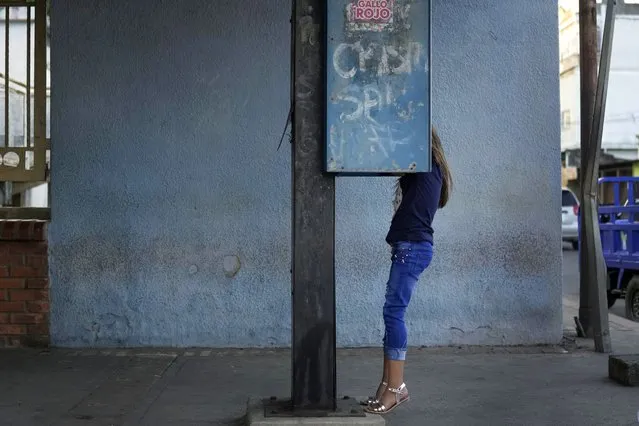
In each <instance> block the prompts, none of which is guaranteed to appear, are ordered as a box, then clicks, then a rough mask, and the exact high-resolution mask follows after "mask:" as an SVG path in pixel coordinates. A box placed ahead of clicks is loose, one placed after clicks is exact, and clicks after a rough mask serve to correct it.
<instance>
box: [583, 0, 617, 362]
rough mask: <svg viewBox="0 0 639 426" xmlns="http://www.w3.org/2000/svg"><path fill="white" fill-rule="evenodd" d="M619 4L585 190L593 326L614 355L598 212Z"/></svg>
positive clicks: (611, 17)
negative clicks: (598, 180)
mask: <svg viewBox="0 0 639 426" xmlns="http://www.w3.org/2000/svg"><path fill="white" fill-rule="evenodd" d="M616 4H617V0H608V2H607V5H606V20H605V24H604V33H603V44H602V48H601V61H600V66H599V77H598V82H597V94H596V97H595V106H594V114H593V119H592V129H591V131H590V138H589V142H590V152H589V156H588V158H587V159H586V167H585V173H584V177H583V182H582V187H583V188H584V190H583V192H584V195H585V198H584V212H583V214H582V216H584V221H585V224H586V227H585V228H584V230H585V231H586V232H585V236H586V250H585V253H584V255H585V256H588V259H589V262H587V267H586V269H585V270H584V272H585V274H586V280H587V281H588V288H589V290H590V292H589V293H590V306H591V307H592V309H591V325H592V330H593V337H594V340H595V350H596V351H597V352H603V353H609V352H612V344H611V341H610V329H609V327H608V305H607V301H606V299H607V297H606V290H607V271H606V263H605V261H604V258H603V251H602V248H601V237H600V233H599V214H598V212H597V179H598V174H599V173H598V172H599V153H600V151H601V140H602V137H603V125H604V117H605V114H606V96H607V93H608V76H609V74H610V56H611V53H612V38H613V34H614V29H615V11H616Z"/></svg>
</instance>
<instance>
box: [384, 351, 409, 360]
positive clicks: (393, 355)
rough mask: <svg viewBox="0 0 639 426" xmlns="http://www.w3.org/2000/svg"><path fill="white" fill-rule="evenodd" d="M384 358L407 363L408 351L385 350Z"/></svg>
mask: <svg viewBox="0 0 639 426" xmlns="http://www.w3.org/2000/svg"><path fill="white" fill-rule="evenodd" d="M384 356H385V357H386V359H389V360H391V361H406V349H395V348H384Z"/></svg>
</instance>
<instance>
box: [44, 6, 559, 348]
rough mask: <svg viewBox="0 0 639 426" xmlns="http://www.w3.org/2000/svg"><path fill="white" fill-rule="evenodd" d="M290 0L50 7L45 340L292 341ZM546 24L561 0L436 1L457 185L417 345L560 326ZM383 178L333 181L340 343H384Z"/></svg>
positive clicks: (441, 98)
mask: <svg viewBox="0 0 639 426" xmlns="http://www.w3.org/2000/svg"><path fill="white" fill-rule="evenodd" d="M72 5H73V7H72ZM289 15H290V1H289V0H270V1H268V2H256V1H250V0H217V1H215V2H211V1H208V0H191V1H189V2H184V4H180V5H179V7H176V6H174V2H171V1H167V0H138V1H135V2H108V6H107V5H106V3H105V2H102V1H98V0H85V1H83V2H80V3H78V2H75V1H72V0H56V2H55V3H54V4H53V17H52V37H53V39H52V85H53V95H52V123H51V133H52V140H53V145H54V152H53V155H52V190H51V192H52V223H51V226H50V236H49V238H50V268H51V298H52V302H51V309H52V316H51V333H52V340H53V343H54V344H55V345H60V346H115V345H118V346H139V345H163V346H164V345H166V346H217V347H224V346H286V345H288V344H289V343H290V274H289V268H290V253H291V250H290V202H291V201H290V200H291V199H290V152H289V149H288V146H285V147H284V148H283V149H281V150H280V151H279V152H278V151H277V150H276V148H277V142H278V139H279V136H280V133H281V130H282V128H283V125H284V121H285V119H286V115H287V111H288V105H287V104H288V99H289V53H290V49H289V23H288V22H289ZM556 24H557V19H556V2H555V1H554V0H539V1H535V2H521V1H518V2H502V1H498V0H485V1H482V2H476V1H474V0H456V1H449V0H433V69H432V72H433V119H434V122H435V124H436V125H437V126H438V128H439V131H440V133H441V136H442V138H443V141H444V144H445V146H446V150H447V153H448V156H449V159H450V162H451V164H452V168H453V172H454V178H455V192H454V195H453V198H452V201H451V203H450V205H449V207H447V208H446V209H445V210H443V211H441V212H440V213H439V214H438V217H437V218H436V222H435V227H436V254H435V259H434V262H433V264H432V267H431V268H430V269H429V270H428V271H427V272H426V273H425V274H424V276H423V278H422V280H421V283H420V286H419V288H418V290H417V292H416V294H415V295H414V298H413V301H412V305H411V307H410V311H409V314H408V320H409V325H410V331H411V336H410V339H411V344H413V345H438V344H451V343H460V344H534V343H549V342H557V341H558V340H559V338H560V335H561V284H560V283H561V257H560V256H561V249H560V245H561V242H560V218H559V210H560V205H559V193H560V191H559V190H560V173H559V170H560V169H559V123H558V118H559V112H558V104H559V99H558V75H557V70H558V65H557V57H558V53H557V47H556V45H557V28H556ZM392 184H393V180H392V179H390V178H340V179H339V181H338V185H337V188H338V189H337V192H338V194H337V231H336V232H337V264H336V271H337V286H338V290H337V294H338V296H337V297H338V340H339V343H340V344H341V345H349V346H358V345H379V343H380V338H381V330H382V321H381V315H380V313H381V312H380V311H381V306H382V297H383V293H384V284H385V279H386V276H387V267H388V262H389V251H388V248H387V247H386V246H385V244H384V242H383V238H384V235H385V233H386V230H387V227H388V224H389V221H390V215H391V196H392ZM236 259H237V260H239V270H237V266H238V265H237V263H236ZM234 272H236V273H235V274H234Z"/></svg>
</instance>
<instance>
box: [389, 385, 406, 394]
mask: <svg viewBox="0 0 639 426" xmlns="http://www.w3.org/2000/svg"><path fill="white" fill-rule="evenodd" d="M405 389H406V383H402V385H401V386H400V387H398V388H388V391H389V392H393V393H395V394H401V393H404V390H405Z"/></svg>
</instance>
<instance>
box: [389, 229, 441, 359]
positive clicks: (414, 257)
mask: <svg viewBox="0 0 639 426" xmlns="http://www.w3.org/2000/svg"><path fill="white" fill-rule="evenodd" d="M432 258H433V245H432V244H431V243H429V242H408V241H406V242H404V241H402V242H399V243H396V244H394V245H393V251H392V256H391V260H392V264H391V270H390V277H389V278H388V283H387V284H386V302H385V303H384V325H385V333H384V356H385V358H387V359H390V360H392V361H404V360H406V350H407V348H408V333H407V331H406V323H405V322H404V315H405V314H406V308H407V307H408V303H409V302H410V297H411V296H412V294H413V290H414V289H415V285H416V284H417V280H418V279H419V276H420V274H421V273H422V272H424V270H425V269H426V268H427V267H428V265H429V264H430V261H431V259H432Z"/></svg>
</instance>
